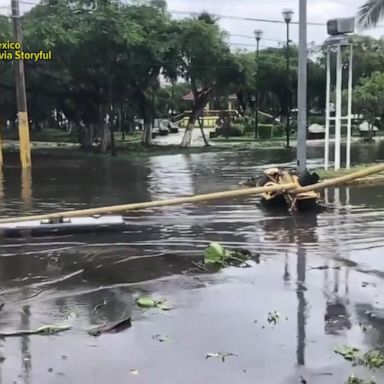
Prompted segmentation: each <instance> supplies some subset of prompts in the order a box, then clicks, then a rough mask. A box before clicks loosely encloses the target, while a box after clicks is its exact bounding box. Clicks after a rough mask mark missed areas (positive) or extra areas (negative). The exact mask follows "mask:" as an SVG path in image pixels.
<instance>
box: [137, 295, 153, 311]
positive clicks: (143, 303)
mask: <svg viewBox="0 0 384 384" xmlns="http://www.w3.org/2000/svg"><path fill="white" fill-rule="evenodd" d="M136 304H137V305H138V306H139V307H142V308H153V307H155V306H156V300H154V299H152V297H149V296H143V297H140V298H138V299H137V300H136Z"/></svg>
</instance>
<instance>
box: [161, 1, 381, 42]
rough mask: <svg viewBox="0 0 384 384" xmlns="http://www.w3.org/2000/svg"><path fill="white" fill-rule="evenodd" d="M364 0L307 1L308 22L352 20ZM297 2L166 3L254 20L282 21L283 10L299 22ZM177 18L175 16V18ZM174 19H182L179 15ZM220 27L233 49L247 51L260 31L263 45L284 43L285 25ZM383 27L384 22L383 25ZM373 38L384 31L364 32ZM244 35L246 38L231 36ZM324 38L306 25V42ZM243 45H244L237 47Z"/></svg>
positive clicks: (230, 23) (232, 23) (322, 29)
mask: <svg viewBox="0 0 384 384" xmlns="http://www.w3.org/2000/svg"><path fill="white" fill-rule="evenodd" d="M364 2H365V0H308V22H315V23H324V24H325V23H326V22H327V20H329V19H331V18H335V17H353V16H355V15H356V13H357V11H358V9H359V7H360V6H361V5H362V4H364ZM298 4H299V0H237V1H233V0H168V8H169V10H170V11H195V12H196V11H197V12H198V11H202V10H206V11H208V12H211V13H215V14H218V15H223V16H232V17H233V16H236V17H248V18H257V19H270V20H282V15H281V12H282V10H283V9H284V8H291V9H292V10H293V11H294V12H295V14H294V18H293V21H297V20H298ZM175 16H176V15H175ZM177 17H181V16H180V15H179V16H177ZM220 24H221V25H222V27H223V28H224V29H226V30H227V31H228V32H229V33H230V34H231V35H232V36H231V37H230V41H231V43H232V44H233V46H234V47H238V48H250V47H247V45H248V44H249V45H251V47H252V45H254V44H255V42H254V38H253V31H254V30H255V29H262V30H263V32H264V38H265V39H264V40H263V41H261V43H260V44H261V45H262V46H276V45H277V44H278V42H277V41H275V40H285V36H286V35H285V34H286V27H285V25H284V24H276V23H264V22H255V21H246V20H233V19H230V18H224V17H223V18H222V19H220ZM382 24H383V25H384V22H383V23H382ZM365 33H366V34H370V35H372V36H375V37H380V36H382V35H384V28H377V29H375V30H371V31H367V32H365ZM233 35H246V36H249V37H242V36H233ZM326 37H327V32H326V26H325V25H324V26H310V25H309V26H308V42H311V41H314V42H316V43H317V44H321V43H322V42H323V41H324V40H325V38H326ZM291 39H292V40H293V41H294V42H297V41H298V39H299V37H298V27H297V25H292V26H291ZM237 44H244V46H241V45H237Z"/></svg>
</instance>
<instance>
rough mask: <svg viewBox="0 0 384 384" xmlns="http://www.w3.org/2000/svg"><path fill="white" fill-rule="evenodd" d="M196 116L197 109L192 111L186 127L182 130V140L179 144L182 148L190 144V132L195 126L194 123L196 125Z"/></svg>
mask: <svg viewBox="0 0 384 384" xmlns="http://www.w3.org/2000/svg"><path fill="white" fill-rule="evenodd" d="M196 118H197V111H192V113H191V116H190V118H189V121H188V125H187V128H186V130H185V132H184V136H183V140H182V141H181V144H180V146H181V147H182V148H187V147H189V146H190V145H191V141H192V132H193V128H195V125H196Z"/></svg>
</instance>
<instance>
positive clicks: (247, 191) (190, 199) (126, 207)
mask: <svg viewBox="0 0 384 384" xmlns="http://www.w3.org/2000/svg"><path fill="white" fill-rule="evenodd" d="M294 188H297V184H296V183H289V184H284V185H273V186H268V187H256V188H244V189H235V190H232V191H224V192H214V193H207V194H204V195H195V196H187V197H176V198H174V199H168V200H157V201H147V202H143V203H133V204H123V205H114V206H111V207H100V208H89V209H81V210H77V211H66V212H57V213H51V214H46V215H35V216H24V217H16V218H8V219H1V220H0V223H15V222H21V221H28V220H45V219H57V218H66V217H79V216H92V215H107V214H111V213H117V212H127V211H134V210H139V209H146V208H154V207H164V206H169V205H179V204H187V203H196V202H200V201H209V200H219V199H225V198H234V197H240V196H249V195H255V194H260V193H266V192H283V191H288V190H290V189H294Z"/></svg>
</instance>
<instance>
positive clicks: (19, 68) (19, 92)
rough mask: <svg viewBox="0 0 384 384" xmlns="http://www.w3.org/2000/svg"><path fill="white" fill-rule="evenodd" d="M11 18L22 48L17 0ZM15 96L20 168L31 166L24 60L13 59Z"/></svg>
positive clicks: (16, 38)
mask: <svg viewBox="0 0 384 384" xmlns="http://www.w3.org/2000/svg"><path fill="white" fill-rule="evenodd" d="M12 18H13V27H14V38H15V42H17V43H18V44H19V45H20V47H21V48H20V49H22V44H21V43H22V32H21V19H20V6H19V0H12ZM15 80H16V96H17V108H18V112H19V113H18V123H19V141H20V162H21V166H22V168H29V167H30V166H31V149H30V140H29V124H28V112H27V111H28V110H27V93H26V89H25V74H24V61H23V60H21V59H19V60H16V59H15Z"/></svg>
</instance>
